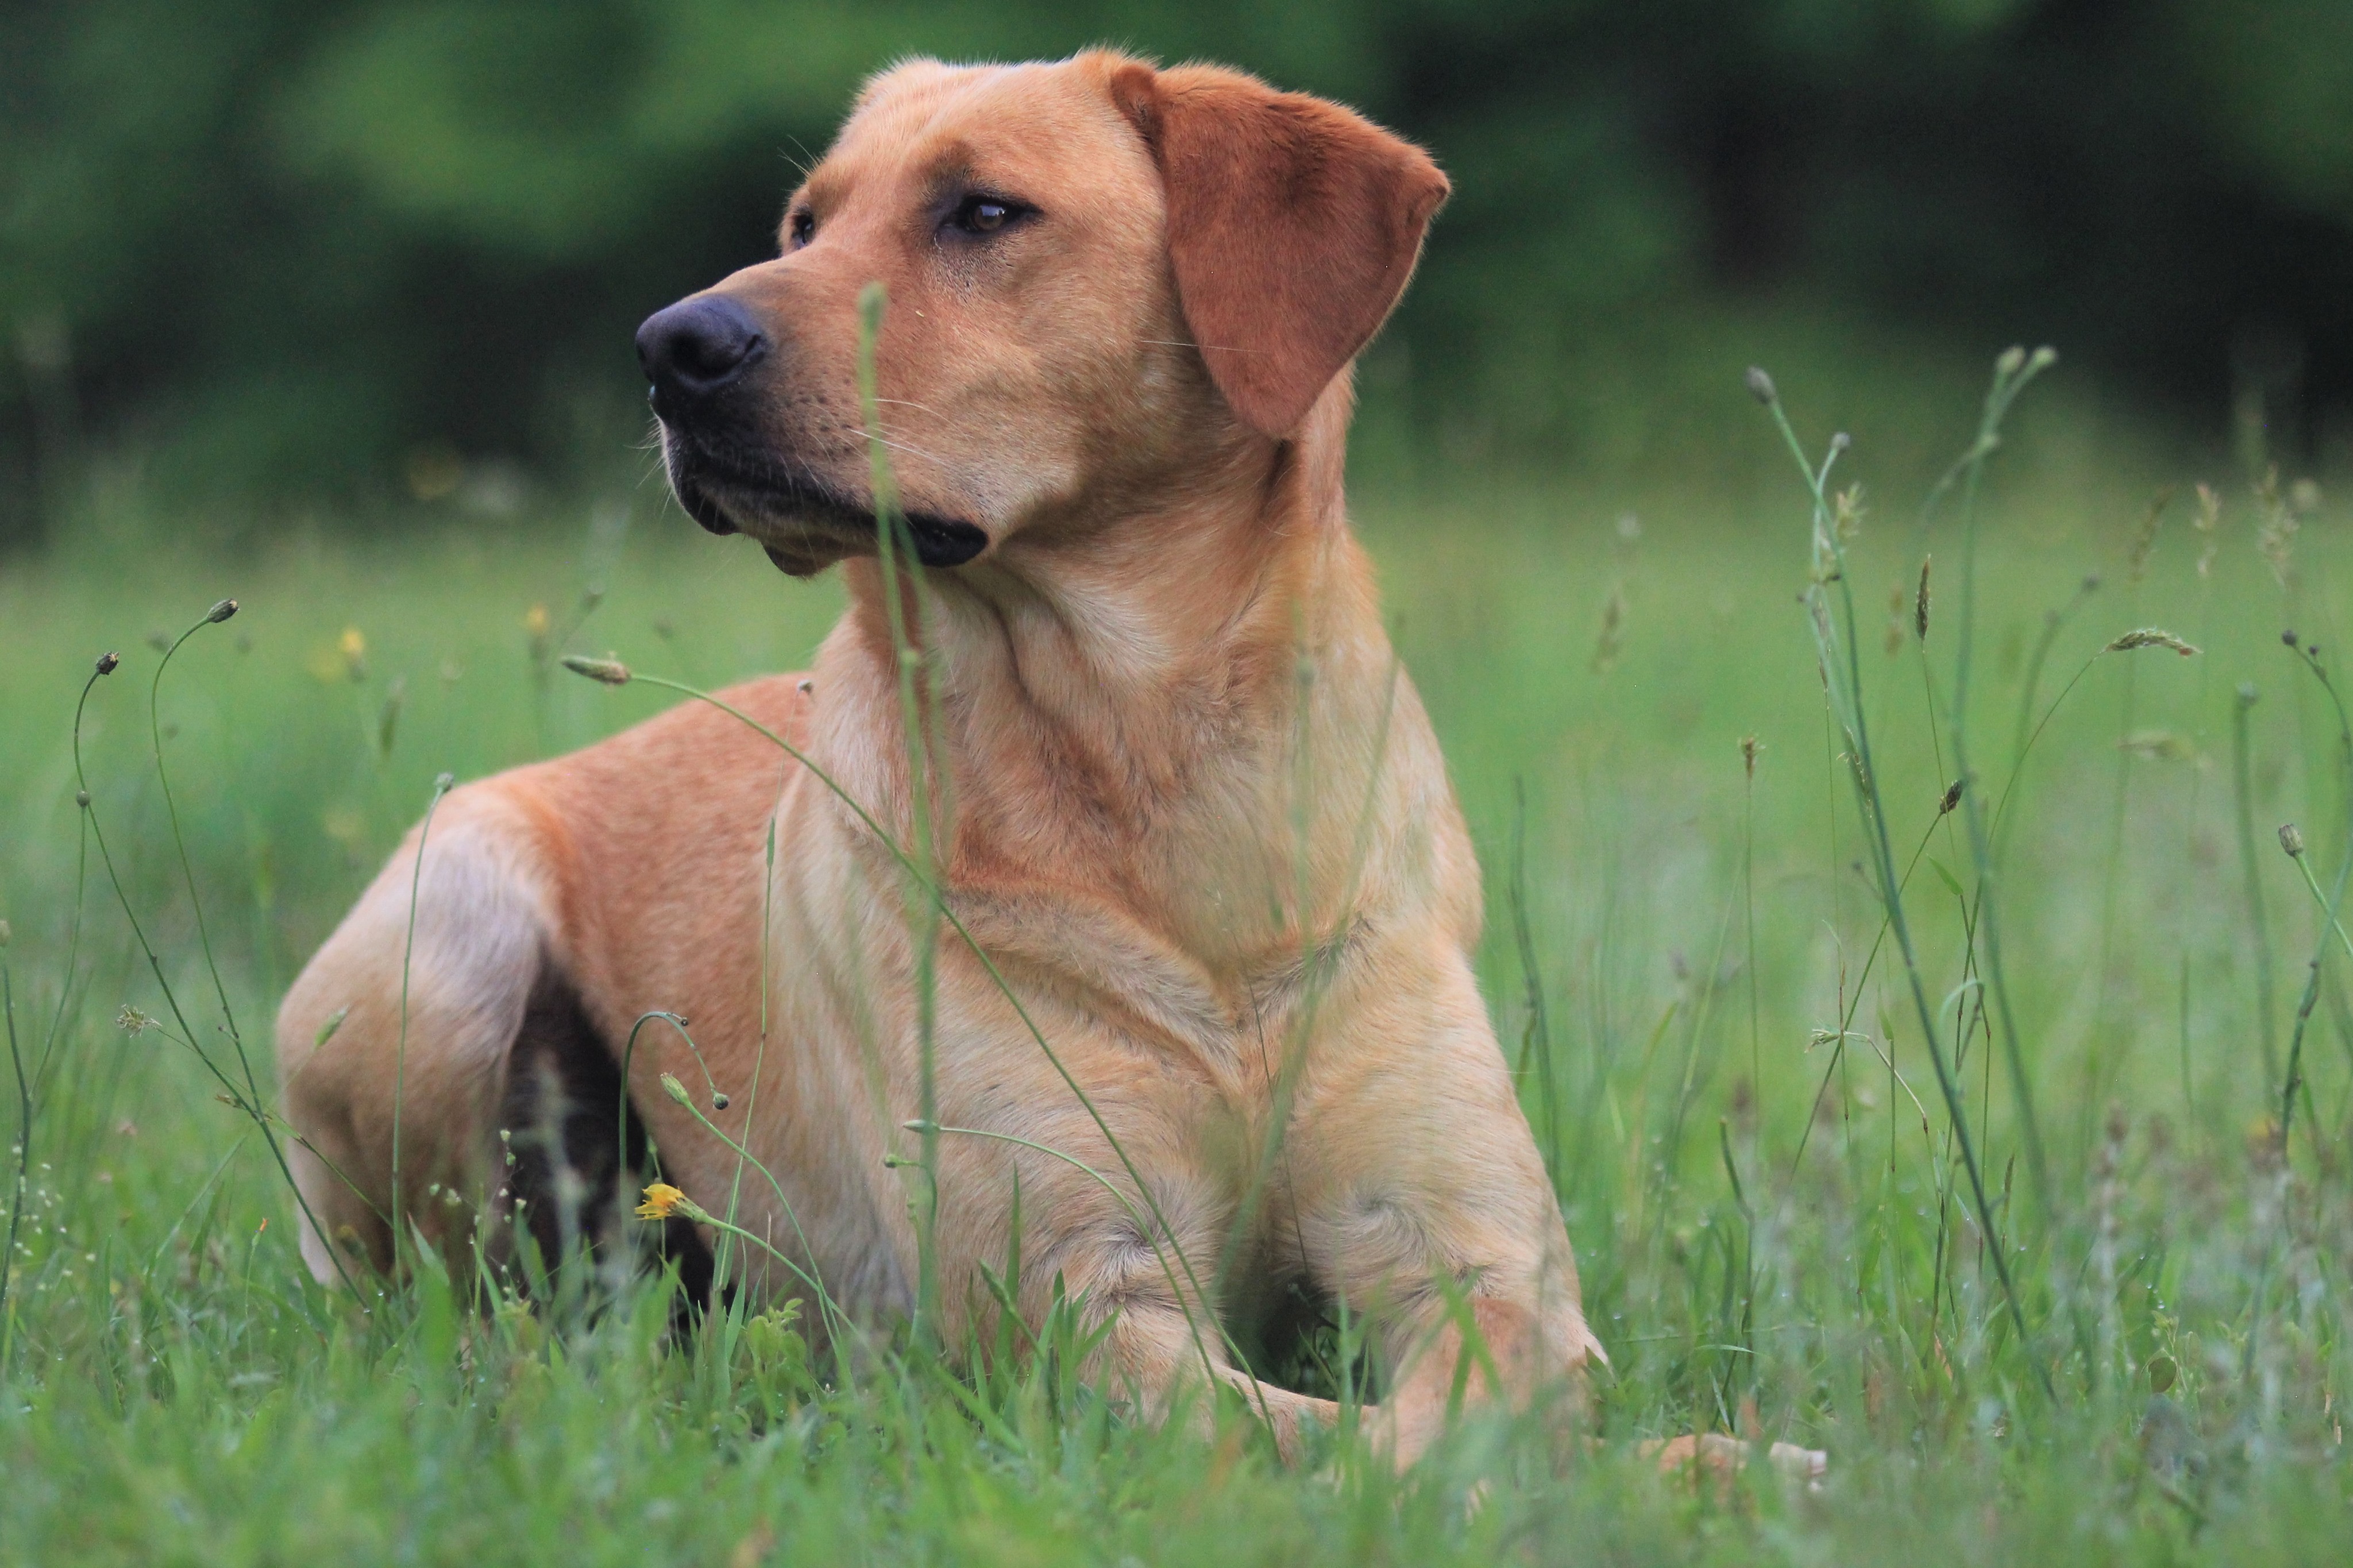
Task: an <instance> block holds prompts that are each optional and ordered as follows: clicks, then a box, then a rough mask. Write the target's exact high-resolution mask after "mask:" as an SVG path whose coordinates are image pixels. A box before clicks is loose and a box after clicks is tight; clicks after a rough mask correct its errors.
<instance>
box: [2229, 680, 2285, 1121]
mask: <svg viewBox="0 0 2353 1568" xmlns="http://www.w3.org/2000/svg"><path fill="white" fill-rule="evenodd" d="M2257 700H2258V699H2257V694H2256V691H2255V688H2254V685H2253V683H2252V682H2249V683H2248V684H2245V685H2242V686H2241V687H2240V688H2239V689H2238V691H2237V692H2236V693H2235V694H2234V700H2232V704H2231V785H2232V805H2233V807H2234V816H2235V817H2236V819H2237V826H2238V829H2239V871H2240V876H2241V877H2242V879H2243V881H2244V884H2245V888H2246V899H2247V924H2248V926H2249V928H2250V929H2251V931H2252V933H2253V938H2254V945H2255V1020H2256V1025H2257V1027H2258V1030H2259V1032H2258V1034H2257V1036H2256V1040H2257V1043H2258V1044H2260V1045H2261V1046H2262V1047H2263V1081H2264V1082H2265V1083H2277V1082H2278V1081H2279V1076H2280V1063H2279V1023H2278V1020H2277V1018H2276V1016H2275V1013H2276V1004H2275V1003H2274V1000H2273V979H2272V932H2271V916H2270V913H2269V911H2268V910H2266V909H2265V907H2264V900H2263V872H2262V871H2261V870H2260V869H2259V868H2258V862H2257V859H2256V855H2255V804H2254V800H2255V790H2254V783H2253V754H2254V743H2253V740H2252V738H2251V737H2250V735H2249V733H2248V731H2249V729H2250V725H2249V723H2248V720H2249V718H2250V716H2251V714H2252V711H2253V708H2254V706H2255V703H2256V701H2257Z"/></svg>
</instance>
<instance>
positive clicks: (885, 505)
mask: <svg viewBox="0 0 2353 1568" xmlns="http://www.w3.org/2000/svg"><path fill="white" fill-rule="evenodd" d="M886 303H887V300H886V299H885V295H884V292H883V288H882V285H881V283H879V282H876V283H869V284H867V285H866V287H865V288H864V289H860V291H859V295H858V396H859V403H860V410H861V412H862V414H863V416H864V419H865V425H866V441H867V452H868V457H869V462H870V466H871V484H872V487H873V495H874V531H875V536H876V540H875V544H876V549H875V553H876V557H877V560H878V562H879V563H880V566H881V578H882V605H883V613H884V616H886V618H887V619H888V621H889V623H890V627H891V654H892V663H893V664H894V665H895V666H896V667H897V668H896V669H895V671H894V673H895V675H896V676H897V685H898V689H899V722H900V727H901V730H902V731H903V733H904V736H905V739H906V745H907V801H908V814H909V826H910V828H911V837H912V838H913V844H914V854H915V859H916V861H917V863H918V864H920V865H922V866H923V868H924V869H925V870H926V871H927V872H930V873H934V874H936V870H937V867H938V855H937V846H936V845H935V843H934V837H933V830H934V824H933V821H932V805H933V800H932V766H931V761H932V759H931V755H930V748H929V746H928V745H927V744H926V734H925V731H924V725H923V699H924V695H925V693H923V692H919V691H918V689H917V686H916V680H915V671H916V667H917V666H918V664H920V663H921V662H922V657H923V656H922V655H921V653H920V652H919V651H918V650H917V649H916V648H915V647H914V646H913V642H912V640H911V639H910V637H909V630H908V626H907V609H908V604H907V601H908V599H909V598H910V597H912V596H913V595H914V594H915V593H916V592H917V591H918V589H917V584H919V583H920V581H921V578H920V576H919V574H917V573H916V572H915V571H914V569H913V568H914V551H913V538H912V535H911V534H910V531H909V529H908V525H907V521H906V516H905V513H904V512H903V510H902V509H901V508H900V505H899V497H898V486H897V483H896V481H895V479H894V478H893V476H892V469H891V458H890V452H889V448H888V446H887V444H886V443H885V442H884V440H883V438H882V422H881V412H880V405H879V403H878V392H877V384H876V376H875V368H874V345H875V341H876V340H877V339H878V338H880V337H881V333H882V317H883V312H884V309H885V306H886ZM902 549H904V550H906V551H907V555H908V561H907V564H906V566H905V567H904V568H903V569H902V565H901V563H900V558H899V552H900V551H901V550H902ZM902 570H903V572H904V574H905V577H906V581H907V593H906V594H905V595H902V592H901V590H900V579H901V575H902ZM907 937H908V942H909V944H910V945H911V946H912V947H913V950H914V952H913V958H914V965H915V1071H916V1106H917V1120H919V1121H922V1123H923V1128H924V1131H922V1132H920V1133H919V1134H918V1136H919V1137H920V1138H921V1140H922V1143H921V1149H922V1154H921V1159H920V1161H919V1163H920V1164H921V1166H922V1168H923V1173H924V1176H925V1178H926V1180H925V1181H924V1184H923V1197H922V1198H921V1200H920V1201H919V1205H918V1208H917V1211H916V1225H915V1257H916V1285H915V1342H916V1345H917V1346H918V1348H919V1350H920V1349H921V1348H923V1347H926V1346H928V1345H929V1344H930V1342H931V1340H932V1337H933V1335H934V1332H935V1330H936V1326H937V1325H936V1321H935V1320H936V1319H937V1318H938V1316H939V1256H938V1252H939V1249H938V1245H937V1237H936V1229H937V1226H938V1224H939V1209H940V1174H939V1171H940V1167H939V1132H938V1127H939V1114H940V1111H939V1087H938V1068H939V1063H938V1040H937V1035H938V1022H939V994H938V989H939V987H938V982H939V976H938V973H937V968H936V965H937V962H938V952H939V918H938V916H937V915H936V914H935V913H934V910H933V908H932V905H931V903H930V902H929V901H928V900H923V899H921V898H918V897H915V896H914V893H913V889H910V893H909V899H908V909H907Z"/></svg>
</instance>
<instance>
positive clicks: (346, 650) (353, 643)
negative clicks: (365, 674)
mask: <svg viewBox="0 0 2353 1568" xmlns="http://www.w3.org/2000/svg"><path fill="white" fill-rule="evenodd" d="M335 647H338V648H340V649H342V650H343V657H344V658H364V657H365V656H366V654H367V638H366V637H364V635H362V633H361V631H360V629H359V627H357V626H345V627H344V628H343V636H342V637H339V638H337V639H336V641H335Z"/></svg>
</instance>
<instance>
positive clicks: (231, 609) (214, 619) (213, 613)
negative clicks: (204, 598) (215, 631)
mask: <svg viewBox="0 0 2353 1568" xmlns="http://www.w3.org/2000/svg"><path fill="white" fill-rule="evenodd" d="M235 614H237V601H236V600H235V599H223V600H222V601H221V602H220V603H219V604H217V605H214V606H213V607H212V608H211V609H209V610H206V612H205V619H206V621H207V622H209V623H210V624H212V625H214V626H218V625H220V624H221V623H222V622H223V621H225V620H227V619H228V618H229V617H230V616H233V615H235Z"/></svg>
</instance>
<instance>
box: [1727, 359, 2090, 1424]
mask: <svg viewBox="0 0 2353 1568" xmlns="http://www.w3.org/2000/svg"><path fill="white" fill-rule="evenodd" d="M1752 379H1753V381H1755V382H1762V383H1763V384H1764V386H1765V387H1766V388H1767V390H1768V391H1769V389H1770V387H1771V383H1770V382H1769V380H1766V378H1765V377H1764V375H1763V373H1762V372H1755V373H1752ZM1764 401H1765V404H1766V406H1767V410H1768V411H1769V412H1770V413H1771V414H1772V416H1773V419H1774V422H1775V424H1776V425H1777V426H1778V427H1779V429H1780V431H1781V435H1782V438H1783V439H1784V440H1785V441H1786V442H1787V443H1788V447H1789V451H1790V453H1791V455H1792V456H1794V457H1795V458H1797V461H1798V468H1799V472H1800V473H1801V474H1803V475H1804V476H1805V479H1806V481H1807V484H1808V486H1809V488H1810V489H1811V491H1812V494H1813V503H1814V519H1813V540H1814V544H1813V549H1814V571H1813V574H1812V581H1811V582H1810V584H1809V586H1808V588H1807V592H1806V600H1807V605H1808V612H1809V615H1808V618H1809V620H1810V622H1811V623H1812V626H1813V628H1814V639H1815V648H1816V652H1817V655H1818V656H1819V658H1820V661H1821V668H1822V675H1823V685H1824V689H1825V690H1826V691H1827V693H1828V694H1829V696H1830V699H1831V706H1832V710H1833V711H1834V712H1835V713H1836V715H1837V718H1838V721H1839V726H1840V728H1841V730H1842V731H1844V733H1845V735H1846V739H1847V744H1848V746H1849V748H1850V753H1849V761H1850V763H1851V765H1850V768H1849V773H1850V775H1851V777H1852V783H1853V784H1854V789H1855V795H1856V804H1857V805H1858V806H1859V807H1860V812H1861V816H1862V827H1863V839H1864V843H1865V845H1866V847H1867V848H1868V849H1869V851H1870V854H1871V858H1872V870H1873V876H1874V879H1875V881H1876V883H1877V887H1878V891H1879V896H1880V902H1881V905H1882V907H1883V909H1884V910H1886V914H1887V922H1888V928H1889V930H1890V931H1891V932H1892V933H1893V934H1894V938H1895V946H1896V952H1897V953H1898V955H1899V956H1900V957H1901V958H1902V959H1903V961H1904V972H1905V980H1906V982H1907V984H1908V987H1909V989H1910V992H1911V994H1912V1002H1913V1007H1914V1010H1915V1012H1916V1013H1917V1015H1918V1016H1919V1022H1920V1031H1921V1035H1922V1037H1923V1042H1924V1044H1925V1045H1926V1048H1927V1052H1928V1059H1929V1061H1930V1062H1931V1063H1932V1064H1933V1065H1934V1066H1935V1068H1936V1084H1937V1087H1938V1089H1941V1090H1942V1091H1943V1093H1944V1097H1945V1110H1946V1113H1947V1118H1948V1120H1949V1121H1950V1122H1951V1124H1952V1126H1953V1128H1954V1131H1955V1136H1956V1137H1957V1140H1958V1141H1959V1143H1960V1148H1961V1157H1962V1161H1963V1163H1964V1164H1965V1166H1966V1167H1967V1169H1968V1177H1969V1191H1970V1195H1971V1197H1972V1199H1973V1200H1974V1201H1975V1204H1976V1206H1977V1211H1978V1224H1979V1226H1980V1227H1981V1230H1982V1232H1983V1234H1984V1236H1985V1237H1986V1239H1987V1243H1988V1246H1989V1248H1990V1250H1991V1252H1992V1255H1993V1259H1994V1271H1995V1274H1996V1276H1997V1277H1998V1278H1999V1279H2000V1283H2001V1291H2002V1300H2003V1301H2004V1302H2005V1303H2006V1304H2007V1305H2008V1307H2009V1309H2010V1319H2011V1321H2012V1322H2013V1324H2014V1325H2015V1326H2016V1328H2017V1330H2018V1335H2019V1348H2020V1351H2021V1353H2022V1354H2024V1355H2025V1356H2026V1357H2027V1359H2028V1363H2029V1364H2030V1365H2031V1367H2032V1368H2033V1371H2034V1373H2035V1376H2036V1379H2037V1381H2038V1382H2040V1383H2041V1384H2042V1387H2043V1389H2044V1391H2045V1392H2046V1393H2051V1392H2052V1384H2051V1373H2050V1369H2049V1368H2047V1367H2045V1366H2044V1365H2043V1364H2042V1359H2041V1357H2040V1356H2039V1355H2038V1354H2037V1353H2036V1352H2035V1351H2034V1348H2033V1337H2032V1333H2031V1331H2030V1330H2029V1328H2028V1327H2027V1322H2026V1311H2025V1309H2024V1307H2023V1306H2022V1305H2021V1303H2020V1300H2019V1297H2018V1289H2017V1286H2016V1284H2015V1283H2014V1282H2013V1280H2012V1279H2011V1277H2010V1273H2011V1271H2010V1257H2009V1247H2008V1246H2007V1244H2006V1243H2005V1242H2004V1241H2003V1240H2002V1231H2001V1227H2000V1225H1999V1224H1998V1223H1997V1221H1996V1220H1995V1217H1994V1212H1993V1204H1992V1201H1991V1199H1990V1198H1989V1196H1988V1194H1987V1192H1986V1184H1985V1174H1984V1172H1983V1171H1982V1169H1980V1167H1979V1164H1978V1152H1977V1145H1976V1141H1975V1140H1974V1139H1973V1138H1972V1137H1971V1136H1970V1134H1969V1131H1968V1121H1967V1114H1966V1111H1965V1110H1964V1108H1963V1105H1962V1100H1961V1087H1960V1083H1959V1081H1958V1080H1957V1079H1956V1078H1955V1077H1954V1074H1953V1068H1952V1064H1951V1062H1950V1061H1948V1060H1947V1058H1946V1056H1945V1052H1944V1047H1943V1046H1942V1045H1941V1044H1940V1043H1939V1041H1938V1038H1937V1033H1936V1008H1935V1007H1934V1006H1933V1005H1931V1004H1930V1002H1929V1000H1928V993H1927V985H1926V981H1925V980H1924V979H1923V978H1922V976H1921V973H1920V964H1919V958H1918V955H1917V953H1916V952H1915V949H1914V946H1913V942H1912V930H1911V925H1910V922H1909V921H1907V920H1906V919H1905V913H1904V890H1903V884H1902V880H1901V879H1900V878H1899V876H1898V875H1897V872H1896V869H1895V857H1894V850H1893V848H1892V847H1891V846H1890V845H1889V842H1888V837H1887V820H1886V815H1885V808H1884V805H1883V801H1882V800H1881V798H1880V789H1879V773H1878V768H1877V765H1876V763H1874V762H1873V757H1872V750H1871V734H1870V728H1869V722H1868V721H1867V720H1866V719H1865V717H1864V714H1863V706H1862V662H1861V658H1860V657H1859V655H1858V653H1857V651H1856V649H1857V641H1856V635H1855V627H1856V619H1855V612H1854V593H1853V588H1852V584H1851V583H1850V582H1849V580H1848V572H1847V566H1846V545H1845V542H1844V541H1843V540H1842V539H1841V538H1840V536H1839V530H1838V525H1837V523H1836V521H1833V516H1832V508H1831V503H1830V499H1829V496H1828V495H1827V493H1826V487H1827V486H1828V484H1829V479H1830V470H1831V465H1832V464H1833V463H1835V462H1836V461H1837V459H1838V455H1839V453H1840V452H1841V451H1843V450H1844V449H1845V447H1846V441H1845V438H1844V437H1840V438H1839V439H1837V440H1834V441H1833V442H1832V443H1831V451H1830V454H1829V456H1828V457H1827V458H1824V460H1823V462H1822V465H1821V468H1820V469H1819V470H1817V469H1816V468H1815V467H1814V465H1813V463H1812V462H1811V461H1810V459H1809V458H1807V456H1806V451H1805V447H1804V446H1803V445H1802V444H1801V443H1800V442H1799V439H1798V433H1797V431H1796V430H1795V429H1794V428H1792V427H1791V426H1790V424H1789V416H1788V412H1787V411H1786V410H1785V409H1784V408H1783V407H1782V405H1781V400H1780V397H1779V396H1778V394H1773V395H1768V396H1765V397H1764ZM1985 438H1989V437H1983V438H1981V439H1985ZM1832 584H1836V586H1837V587H1838V590H1839V598H1840V601H1841V604H1840V607H1841V612H1842V614H1841V616H1840V619H1841V621H1842V622H1843V625H1844V636H1843V637H1841V635H1840V630H1839V627H1838V626H1837V625H1835V624H1834V623H1833V621H1832V617H1831V607H1830V603H1829V597H1830V595H1829V590H1830V588H1831V585H1832ZM1963 593H1964V596H1965V602H1966V595H1967V594H1968V576H1967V568H1966V567H1965V568H1964V576H1963ZM1962 615H1963V626H1964V632H1963V636H1964V637H1966V636H1967V631H1966V627H1967V624H1968V610H1967V609H1966V608H1964V610H1963V612H1962ZM1954 758H1955V761H1956V763H1957V764H1958V765H1959V767H1960V769H1961V773H1962V776H1963V777H1964V778H1966V777H1968V760H1967V753H1966V752H1964V751H1963V749H1962V741H1961V738H1960V735H1959V734H1958V733H1957V734H1956V736H1955V742H1954Z"/></svg>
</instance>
